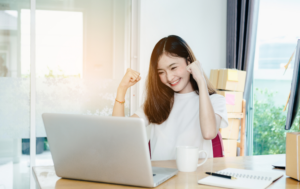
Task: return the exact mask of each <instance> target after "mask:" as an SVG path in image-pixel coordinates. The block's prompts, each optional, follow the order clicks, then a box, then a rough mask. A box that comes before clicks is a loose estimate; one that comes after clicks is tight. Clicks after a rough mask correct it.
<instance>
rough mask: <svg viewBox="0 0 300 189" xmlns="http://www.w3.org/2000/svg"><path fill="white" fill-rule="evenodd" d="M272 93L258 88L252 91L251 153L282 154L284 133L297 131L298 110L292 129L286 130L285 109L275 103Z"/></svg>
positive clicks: (299, 115) (283, 151)
mask: <svg viewBox="0 0 300 189" xmlns="http://www.w3.org/2000/svg"><path fill="white" fill-rule="evenodd" d="M274 94H276V93H275V92H270V91H268V90H262V89H258V88H256V89H255V91H254V117H253V155H267V154H284V153H285V139H286V133H287V132H297V131H299V120H300V119H299V118H300V111H298V113H297V117H296V120H295V121H294V123H293V126H292V129H291V130H289V131H286V130H285V129H284V127H285V121H286V115H287V111H285V112H283V111H282V110H283V108H284V106H276V105H275V103H274Z"/></svg>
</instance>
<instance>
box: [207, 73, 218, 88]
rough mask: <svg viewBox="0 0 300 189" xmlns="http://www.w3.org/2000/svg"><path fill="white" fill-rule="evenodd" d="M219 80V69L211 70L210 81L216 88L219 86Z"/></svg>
mask: <svg viewBox="0 0 300 189" xmlns="http://www.w3.org/2000/svg"><path fill="white" fill-rule="evenodd" d="M218 80H219V70H210V76H209V81H210V82H211V84H212V85H213V86H214V87H215V88H217V85H218Z"/></svg>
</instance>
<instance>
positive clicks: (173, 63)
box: [157, 62, 177, 70]
mask: <svg viewBox="0 0 300 189" xmlns="http://www.w3.org/2000/svg"><path fill="white" fill-rule="evenodd" d="M174 64H177V63H176V62H175V63H172V64H170V65H169V66H168V67H167V68H169V67H171V66H173V65H174ZM157 70H163V69H159V68H157Z"/></svg>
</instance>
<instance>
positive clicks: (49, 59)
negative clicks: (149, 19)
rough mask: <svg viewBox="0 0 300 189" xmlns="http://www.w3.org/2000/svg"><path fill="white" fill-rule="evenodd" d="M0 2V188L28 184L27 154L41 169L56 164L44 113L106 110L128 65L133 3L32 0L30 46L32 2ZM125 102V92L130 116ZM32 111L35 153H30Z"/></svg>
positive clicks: (108, 112)
mask: <svg viewBox="0 0 300 189" xmlns="http://www.w3.org/2000/svg"><path fill="white" fill-rule="evenodd" d="M0 7H1V10H0V104H1V106H0V178H1V179H0V188H2V187H3V188H30V185H31V184H30V179H29V178H30V165H31V163H32V162H30V157H34V156H35V160H34V161H35V164H36V165H38V166H40V165H53V161H52V157H51V153H50V151H49V145H48V140H47V135H46V132H45V130H44V125H43V121H42V117H41V114H42V113H45V112H48V113H73V114H92V115H104V116H109V115H111V113H112V108H113V104H114V97H115V94H116V89H117V87H118V85H119V82H120V81H121V79H122V77H123V75H124V73H125V70H126V69H127V68H128V67H129V66H130V59H129V57H130V56H129V52H130V47H131V46H130V40H129V39H130V32H131V30H130V20H131V12H130V11H131V1H129V0H125V1H111V0H104V1H94V0H60V1H45V0H36V11H35V39H36V40H35V41H36V42H35V44H32V41H31V39H32V38H31V33H30V32H31V31H30V28H31V26H32V23H31V10H30V1H23V0H16V1H13V2H10V1H4V0H3V1H2V0H0ZM33 45H35V49H34V50H32V51H31V49H32V46H33ZM33 51H34V52H33ZM31 53H34V55H35V65H36V69H35V70H34V72H35V75H36V77H35V78H32V80H30V77H31V75H33V73H32V72H31V69H30V68H31V67H30V66H31V64H32V60H31V59H30V55H31ZM31 82H34V83H35V84H36V90H35V91H31V88H30V84H31ZM32 93H34V94H35V104H34V106H35V112H31V104H30V101H31V99H30V98H31V94H32ZM129 104H130V100H129V95H128V94H127V96H126V103H125V115H127V116H128V115H129ZM31 113H33V114H34V115H35V120H36V121H35V127H36V154H34V155H29V152H30V131H31V129H30V125H31V122H30V116H31Z"/></svg>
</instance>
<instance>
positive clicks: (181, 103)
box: [135, 91, 228, 160]
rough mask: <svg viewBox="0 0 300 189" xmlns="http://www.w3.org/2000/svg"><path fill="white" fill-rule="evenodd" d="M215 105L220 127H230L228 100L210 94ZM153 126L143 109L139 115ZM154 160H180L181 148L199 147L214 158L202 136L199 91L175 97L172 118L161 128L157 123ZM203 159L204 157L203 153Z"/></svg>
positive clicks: (152, 137)
mask: <svg viewBox="0 0 300 189" xmlns="http://www.w3.org/2000/svg"><path fill="white" fill-rule="evenodd" d="M210 100H211V104H212V106H213V109H214V111H215V113H216V114H218V115H219V116H221V117H222V120H221V125H220V128H225V127H227V126H228V119H227V110H226V101H225V98H224V97H223V96H222V95H218V94H213V95H210ZM135 114H136V115H138V116H139V117H140V118H143V119H144V121H145V123H146V125H149V121H148V118H147V116H146V115H145V113H144V110H143V106H141V107H140V108H139V109H138V110H137V111H136V112H135ZM150 136H151V137H150V143H151V157H152V158H151V159H152V160H172V159H176V147H177V146H196V147H198V148H199V149H200V150H205V151H206V152H207V153H208V157H209V158H212V157H213V150H212V142H211V140H205V139H204V138H203V136H202V133H201V129H200V121H199V96H198V95H197V93H196V92H195V91H193V92H190V93H185V94H178V93H175V94H174V104H173V108H172V110H171V112H170V115H169V117H168V119H167V120H166V121H165V122H163V123H162V124H160V125H157V124H153V125H152V130H151V135H150ZM199 157H201V158H202V157H204V155H203V154H200V156H199Z"/></svg>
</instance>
